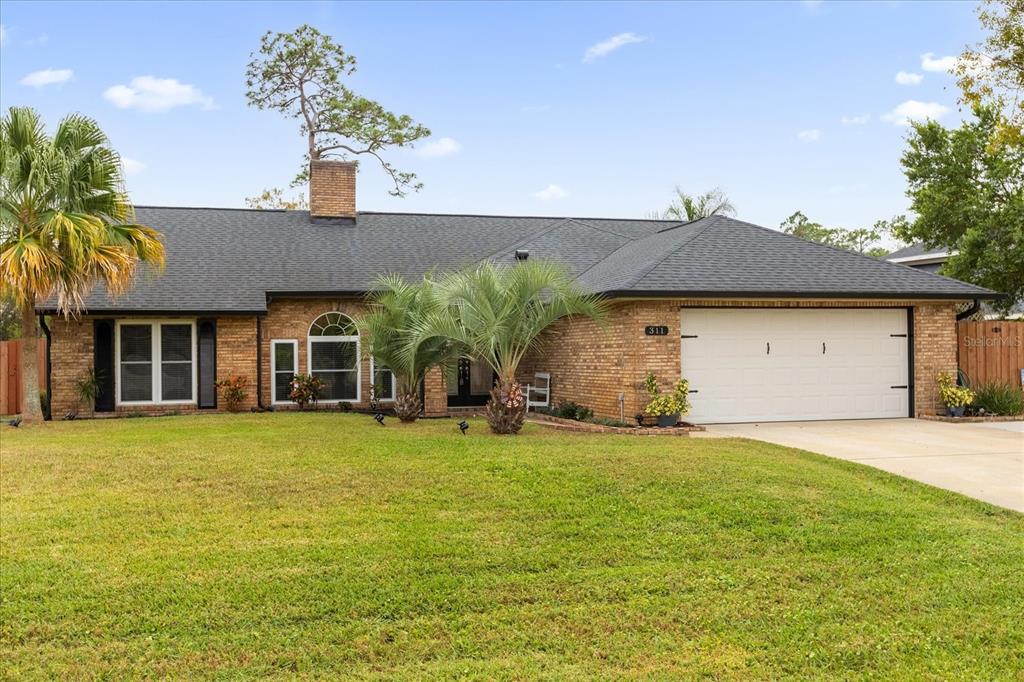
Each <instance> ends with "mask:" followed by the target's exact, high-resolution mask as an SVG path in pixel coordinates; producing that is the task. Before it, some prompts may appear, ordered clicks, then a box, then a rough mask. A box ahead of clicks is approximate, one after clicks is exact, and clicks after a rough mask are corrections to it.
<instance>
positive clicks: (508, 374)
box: [406, 261, 606, 434]
mask: <svg viewBox="0 0 1024 682" xmlns="http://www.w3.org/2000/svg"><path fill="white" fill-rule="evenodd" d="M438 286H439V287H440V289H441V296H442V298H443V300H444V302H445V303H446V304H447V305H445V306H444V307H442V308H439V309H438V310H436V311H434V312H433V313H432V314H430V315H428V316H426V317H425V318H424V319H423V320H422V321H420V322H417V323H416V324H415V325H414V326H413V331H414V333H413V334H412V335H411V340H410V344H409V345H408V346H407V350H406V352H407V353H410V352H414V349H415V345H416V344H419V343H425V342H427V341H429V340H430V339H434V338H443V339H449V340H451V341H453V342H455V344H456V345H457V347H458V348H457V349H458V350H460V351H462V353H463V354H465V355H470V356H472V357H476V358H480V359H482V360H484V361H485V362H486V363H487V364H488V365H490V367H491V369H492V370H494V373H495V374H497V375H498V381H497V385H496V386H495V387H494V388H493V389H492V390H491V399H490V401H489V402H488V403H487V422H488V424H489V425H490V427H491V431H492V432H494V433H501V434H514V433H517V432H518V431H519V429H520V428H522V425H523V418H524V417H525V415H526V399H525V397H524V396H523V393H522V387H521V386H520V384H519V380H518V377H517V373H518V370H519V364H520V363H521V362H522V360H523V358H524V357H525V356H526V354H527V353H528V352H529V351H531V350H534V349H536V348H538V346H539V345H540V335H541V333H542V332H543V331H544V330H545V329H547V328H548V327H549V326H550V325H551V324H552V323H554V322H555V321H557V320H559V319H561V318H563V317H571V316H585V317H590V318H593V319H597V320H601V319H603V317H604V314H605V310H606V308H605V304H604V302H603V301H602V300H600V299H599V298H597V297H596V296H593V295H590V294H587V293H586V292H584V291H583V290H582V289H581V288H580V287H579V286H578V285H577V284H576V283H575V282H574V281H573V278H572V275H571V274H570V273H569V271H568V270H567V269H566V268H565V267H563V266H561V265H559V264H556V263H552V262H548V261H527V262H525V263H519V264H517V265H514V266H500V265H494V264H492V263H489V262H485V263H482V264H480V265H478V266H476V267H475V268H472V269H469V270H465V271H463V272H458V273H452V274H449V275H447V276H445V277H444V278H442V279H441V280H440V281H439V283H438Z"/></svg>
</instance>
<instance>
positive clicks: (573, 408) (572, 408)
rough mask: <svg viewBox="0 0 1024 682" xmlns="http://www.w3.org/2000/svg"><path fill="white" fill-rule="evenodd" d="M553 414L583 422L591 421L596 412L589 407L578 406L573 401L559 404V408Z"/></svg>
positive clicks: (564, 401)
mask: <svg viewBox="0 0 1024 682" xmlns="http://www.w3.org/2000/svg"><path fill="white" fill-rule="evenodd" d="M551 414H553V415H554V416H556V417H561V418H562V419H572V420H573V421H578V422H583V421H587V420H589V419H590V418H591V417H593V416H594V411H593V410H592V409H590V408H589V407H584V406H583V405H578V404H576V403H574V402H573V401H571V400H563V401H562V402H560V403H558V406H557V407H555V409H554V410H552V412H551Z"/></svg>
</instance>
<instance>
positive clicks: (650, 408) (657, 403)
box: [644, 372, 690, 428]
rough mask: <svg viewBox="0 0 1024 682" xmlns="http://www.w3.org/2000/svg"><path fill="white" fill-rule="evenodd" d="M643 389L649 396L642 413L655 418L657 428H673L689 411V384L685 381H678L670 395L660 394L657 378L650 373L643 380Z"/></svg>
mask: <svg viewBox="0 0 1024 682" xmlns="http://www.w3.org/2000/svg"><path fill="white" fill-rule="evenodd" d="M644 387H645V388H646V389H647V393H648V395H650V396H651V399H650V400H649V401H648V402H647V406H646V407H644V413H645V414H649V415H652V416H654V417H657V419H658V426H659V427H661V428H667V427H671V426H675V425H676V424H678V423H679V418H680V417H682V416H683V415H684V414H686V413H687V412H689V411H690V382H689V381H687V380H686V379H682V378H681V379H679V381H677V382H676V385H675V386H674V387H673V389H672V392H671V393H666V394H661V393H660V392H659V389H658V378H657V377H656V376H654V372H651V373H649V374H648V375H647V378H646V379H644Z"/></svg>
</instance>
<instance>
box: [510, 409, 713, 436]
mask: <svg viewBox="0 0 1024 682" xmlns="http://www.w3.org/2000/svg"><path fill="white" fill-rule="evenodd" d="M526 421H528V422H530V423H533V424H540V425H542V426H551V427H554V428H557V429H560V430H563V431H576V432H579V433H618V434H623V435H627V436H689V435H690V433H692V432H694V431H703V430H704V427H703V426H697V425H696V424H689V423H687V422H680V423H679V424H678V425H677V426H673V427H671V428H664V429H662V428H658V427H648V426H644V427H637V426H605V425H604V424H593V423H591V422H578V421H575V420H572V419H562V418H561V417H552V416H551V415H550V414H543V413H539V412H531V413H529V414H528V415H527V416H526Z"/></svg>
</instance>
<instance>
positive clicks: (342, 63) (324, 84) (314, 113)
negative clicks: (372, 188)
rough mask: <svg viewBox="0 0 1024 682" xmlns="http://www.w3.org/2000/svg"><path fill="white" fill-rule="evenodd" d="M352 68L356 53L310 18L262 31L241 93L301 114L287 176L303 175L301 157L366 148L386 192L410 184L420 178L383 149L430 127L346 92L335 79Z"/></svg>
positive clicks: (263, 105)
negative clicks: (293, 166) (300, 138)
mask: <svg viewBox="0 0 1024 682" xmlns="http://www.w3.org/2000/svg"><path fill="white" fill-rule="evenodd" d="M355 70H356V58H355V57H353V56H352V55H350V54H348V53H346V52H345V51H344V49H342V47H341V45H339V44H337V43H335V42H334V41H333V40H332V39H331V37H330V36H326V35H324V34H322V33H320V31H318V30H316V29H315V28H313V27H312V26H308V25H303V26H300V27H299V28H297V29H295V31H293V32H292V33H273V32H271V31H267V33H266V34H264V36H263V38H262V39H261V41H260V49H259V52H258V53H253V55H252V61H250V62H249V66H248V68H247V69H246V74H245V76H246V80H245V83H246V86H247V87H248V90H247V92H246V97H247V99H248V100H249V104H250V105H251V106H254V107H256V108H258V109H273V110H275V111H279V112H281V113H282V114H284V115H285V116H288V117H291V118H297V119H299V121H300V122H301V129H302V133H303V134H304V135H305V136H306V146H307V149H306V160H307V163H306V164H304V166H303V169H302V170H301V171H300V172H299V174H298V176H296V178H295V182H294V183H293V184H302V183H304V182H306V180H307V179H308V173H309V163H308V161H309V160H315V159H325V158H332V157H340V158H350V157H362V156H369V157H372V158H374V159H376V160H377V161H378V162H379V163H380V165H381V168H383V169H384V171H385V172H386V173H387V174H388V175H389V176H390V178H391V180H392V181H393V183H394V189H392V190H391V194H392V195H394V196H404V195H405V194H406V193H407V192H408V191H410V190H412V191H418V190H419V189H420V188H421V187H422V184H421V183H418V182H417V181H416V174H415V173H409V172H404V171H400V170H398V169H397V168H395V167H394V166H393V165H391V163H390V162H388V161H386V160H385V159H384V156H383V154H384V152H385V151H386V150H387V149H389V148H393V147H399V148H400V147H412V146H413V145H414V144H415V142H416V141H417V140H420V139H422V138H424V137H427V136H428V135H430V130H428V129H427V128H425V127H424V126H422V125H419V124H418V123H416V122H415V121H413V120H412V118H411V117H409V116H407V115H404V114H403V115H398V114H393V113H392V112H390V111H388V110H386V109H385V108H384V107H382V106H381V105H380V104H378V103H377V102H375V101H373V100H370V99H367V98H365V97H360V96H359V95H357V94H355V93H354V92H352V91H351V90H350V89H349V88H348V87H346V86H345V85H344V84H343V83H342V80H343V79H344V78H347V77H348V76H351V75H352V74H353V73H354V72H355Z"/></svg>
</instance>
